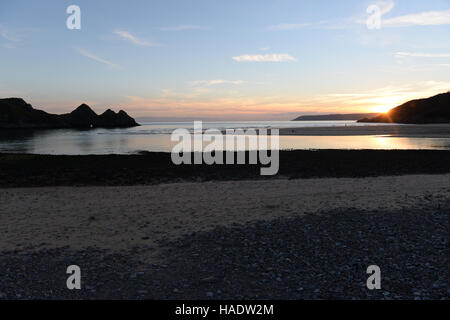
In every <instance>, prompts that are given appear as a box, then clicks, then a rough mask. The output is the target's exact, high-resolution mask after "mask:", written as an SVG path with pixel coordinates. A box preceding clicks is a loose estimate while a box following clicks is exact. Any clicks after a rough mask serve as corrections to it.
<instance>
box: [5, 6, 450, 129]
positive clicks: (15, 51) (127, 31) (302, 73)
mask: <svg viewBox="0 0 450 320" xmlns="http://www.w3.org/2000/svg"><path fill="white" fill-rule="evenodd" d="M69 5H78V6H79V7H80V9H81V29H80V30H69V29H68V28H67V27H66V19H67V18H68V17H69V14H67V13H66V8H67V7H68V6H69ZM371 5H376V6H377V8H379V9H380V14H381V28H380V29H369V28H368V26H367V23H366V21H367V18H368V17H369V15H370V14H369V13H367V11H366V10H367V8H368V7H369V6H371ZM449 36H450V1H449V0H429V1H423V0H385V1H373V0H367V1H366V0H342V1H334V0H329V1H325V0H317V1H312V0H311V1H302V0H296V1H294V0H289V1H284V0H277V1H264V0H259V1H253V0H240V1H234V0H227V1H219V0H201V1H200V0H197V1H196V0H192V1H181V0H178V1H173V0H169V1H168V0H162V1H133V0H132V1H111V0H110V1H106V0H104V1H98V0H97V1H91V0H90V1H87V0H84V1H61V0H54V1H47V0H43V1H24V0H14V1H12V0H11V1H10V0H2V1H1V2H0V96H1V97H9V96H20V97H23V98H24V99H26V100H27V101H28V102H30V103H31V104H32V105H33V106H35V107H38V108H42V109H44V110H46V111H49V112H56V113H62V112H68V111H70V110H72V109H73V108H74V107H76V106H77V105H79V104H81V103H82V102H86V103H88V104H90V105H91V106H92V107H93V108H94V109H95V110H96V111H103V110H104V109H105V108H108V107H111V108H114V109H119V108H123V109H125V110H126V111H127V112H129V113H130V114H131V115H133V116H137V117H151V118H154V119H167V118H189V119H230V120H234V119H245V120H258V119H274V120H288V119H291V118H293V117H294V116H298V115H300V114H311V113H334V112H365V111H367V112H371V111H383V110H386V109H387V108H390V107H394V106H396V105H397V104H399V103H401V102H403V101H405V100H409V99H412V98H417V97H423V96H429V95H433V94H437V93H440V92H444V91H448V90H450V72H449V71H450V41H449V38H450V37H449Z"/></svg>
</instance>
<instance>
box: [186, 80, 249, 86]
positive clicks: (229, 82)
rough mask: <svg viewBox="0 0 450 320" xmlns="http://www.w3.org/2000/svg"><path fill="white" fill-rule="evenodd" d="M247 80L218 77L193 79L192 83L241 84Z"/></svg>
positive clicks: (205, 84) (202, 84)
mask: <svg viewBox="0 0 450 320" xmlns="http://www.w3.org/2000/svg"><path fill="white" fill-rule="evenodd" d="M244 82H245V81H243V80H224V79H216V80H197V81H192V82H191V84H192V85H193V86H214V85H218V84H233V85H239V84H243V83H244Z"/></svg>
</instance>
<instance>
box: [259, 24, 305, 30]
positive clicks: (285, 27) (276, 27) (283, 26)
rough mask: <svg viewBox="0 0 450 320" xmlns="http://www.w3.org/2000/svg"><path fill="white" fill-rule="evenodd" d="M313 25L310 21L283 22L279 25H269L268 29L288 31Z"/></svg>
mask: <svg viewBox="0 0 450 320" xmlns="http://www.w3.org/2000/svg"><path fill="white" fill-rule="evenodd" d="M309 26H311V24H310V23H281V24H277V25H272V26H268V27H267V30H272V31H286V30H297V29H302V28H305V27H309Z"/></svg>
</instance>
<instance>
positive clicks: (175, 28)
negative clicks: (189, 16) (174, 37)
mask: <svg viewBox="0 0 450 320" xmlns="http://www.w3.org/2000/svg"><path fill="white" fill-rule="evenodd" d="M158 29H159V30H161V31H186V30H201V29H205V27H202V26H196V25H179V26H170V27H161V28H158Z"/></svg>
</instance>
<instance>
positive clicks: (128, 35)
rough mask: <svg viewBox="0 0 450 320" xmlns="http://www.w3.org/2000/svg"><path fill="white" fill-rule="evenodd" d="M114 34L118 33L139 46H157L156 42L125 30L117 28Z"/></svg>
mask: <svg viewBox="0 0 450 320" xmlns="http://www.w3.org/2000/svg"><path fill="white" fill-rule="evenodd" d="M114 34H116V35H118V36H119V37H120V38H121V39H123V40H129V41H131V42H132V43H134V44H135V45H137V46H145V47H154V46H157V44H156V43H153V42H150V41H148V40H144V39H140V38H138V37H137V36H135V35H133V34H131V33H130V32H128V31H124V30H115V31H114Z"/></svg>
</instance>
